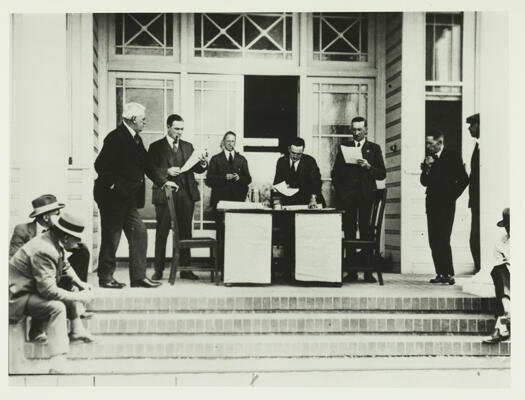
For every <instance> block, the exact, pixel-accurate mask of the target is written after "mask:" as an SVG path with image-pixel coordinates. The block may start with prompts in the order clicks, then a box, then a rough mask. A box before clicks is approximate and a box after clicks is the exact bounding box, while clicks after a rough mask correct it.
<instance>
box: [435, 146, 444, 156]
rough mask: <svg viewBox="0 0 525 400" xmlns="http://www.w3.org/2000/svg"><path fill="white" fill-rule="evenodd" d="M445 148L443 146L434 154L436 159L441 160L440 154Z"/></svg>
mask: <svg viewBox="0 0 525 400" xmlns="http://www.w3.org/2000/svg"><path fill="white" fill-rule="evenodd" d="M444 148H445V146H442V147H441V150H439V151H438V152H437V153H436V157H437V158H441V153H443V149H444Z"/></svg>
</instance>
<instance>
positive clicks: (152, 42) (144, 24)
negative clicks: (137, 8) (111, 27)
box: [115, 14, 173, 56]
mask: <svg viewBox="0 0 525 400" xmlns="http://www.w3.org/2000/svg"><path fill="white" fill-rule="evenodd" d="M115 53H116V54H122V55H134V54H138V55H157V56H171V55H173V15H172V14H115Z"/></svg>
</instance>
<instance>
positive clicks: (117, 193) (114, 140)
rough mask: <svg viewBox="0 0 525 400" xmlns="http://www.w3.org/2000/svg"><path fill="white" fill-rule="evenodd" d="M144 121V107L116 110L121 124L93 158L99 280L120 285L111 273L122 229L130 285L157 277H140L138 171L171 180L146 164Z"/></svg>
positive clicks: (141, 187) (141, 190)
mask: <svg viewBox="0 0 525 400" xmlns="http://www.w3.org/2000/svg"><path fill="white" fill-rule="evenodd" d="M145 125H146V108H145V107H144V106H143V105H141V104H138V103H127V104H125V105H124V109H123V112H122V124H121V125H119V126H118V127H117V129H115V130H114V131H112V132H110V133H109V134H108V135H107V136H106V138H105V139H104V146H103V147H102V150H101V151H100V154H99V155H98V157H97V159H96V161H95V170H96V171H97V174H98V178H97V180H96V181H95V188H94V195H95V201H96V202H97V204H98V208H99V210H100V223H101V227H102V237H101V243H100V255H99V260H98V271H97V272H98V282H99V286H100V287H103V288H109V289H122V288H123V287H124V286H126V285H125V284H124V283H121V282H118V281H117V280H116V279H115V278H114V277H113V273H114V272H115V268H116V256H115V254H116V252H117V247H118V244H119V242H120V235H121V234H122V230H124V233H125V235H126V238H127V239H128V243H129V273H130V285H131V287H143V288H154V287H157V286H160V282H154V281H151V280H150V279H148V278H147V277H146V250H147V248H148V235H147V231H146V225H144V222H143V221H142V218H141V217H140V215H139V212H138V210H137V209H138V208H142V207H144V197H145V184H144V173H145V174H146V175H147V176H148V178H150V179H151V180H152V181H153V182H154V183H155V184H156V185H158V187H162V186H164V185H168V186H173V187H175V186H176V185H175V184H174V183H173V182H169V181H166V180H165V179H163V178H162V177H161V176H159V175H158V174H157V173H156V171H155V169H154V168H153V166H152V165H151V164H150V162H149V160H148V157H147V153H146V149H145V148H144V144H143V143H142V139H141V137H140V135H139V134H140V132H141V131H142V130H143V129H144V127H145Z"/></svg>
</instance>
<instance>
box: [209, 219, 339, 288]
mask: <svg viewBox="0 0 525 400" xmlns="http://www.w3.org/2000/svg"><path fill="white" fill-rule="evenodd" d="M219 213H220V216H219V218H217V240H218V242H219V243H218V246H219V262H220V264H221V266H222V268H223V271H224V273H223V277H224V283H265V284H269V283H271V267H272V243H278V242H280V241H284V243H283V244H284V245H285V255H286V260H287V262H288V264H289V265H290V266H291V268H292V269H293V271H290V272H293V273H294V277H295V279H296V280H298V281H304V282H329V283H340V282H341V215H342V211H338V210H333V209H320V210H315V209H314V210H271V209H268V210H245V209H242V210H232V209H230V210H219ZM296 227H297V229H296ZM295 254H297V257H295Z"/></svg>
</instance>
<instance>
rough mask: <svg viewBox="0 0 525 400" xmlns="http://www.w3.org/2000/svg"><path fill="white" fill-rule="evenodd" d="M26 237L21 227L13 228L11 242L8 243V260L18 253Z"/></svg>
mask: <svg viewBox="0 0 525 400" xmlns="http://www.w3.org/2000/svg"><path fill="white" fill-rule="evenodd" d="M27 241H28V240H27V238H26V235H25V234H24V229H23V227H22V226H20V225H17V226H15V230H14V231H13V236H11V242H10V243H9V258H11V257H13V256H14V254H15V253H16V252H17V251H18V249H19V248H20V247H22V246H23V245H24V244H25V243H26V242H27Z"/></svg>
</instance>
